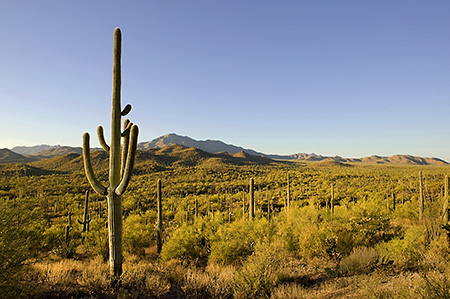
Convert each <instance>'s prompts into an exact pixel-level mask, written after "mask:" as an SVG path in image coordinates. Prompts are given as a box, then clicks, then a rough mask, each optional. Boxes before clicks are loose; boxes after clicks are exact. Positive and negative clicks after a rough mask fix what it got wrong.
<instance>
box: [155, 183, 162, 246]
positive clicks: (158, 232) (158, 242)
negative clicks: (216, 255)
mask: <svg viewBox="0 0 450 299" xmlns="http://www.w3.org/2000/svg"><path fill="white" fill-rule="evenodd" d="M156 190H157V191H156V194H157V195H156V198H157V209H158V219H157V223H156V247H157V250H158V254H160V253H161V249H162V240H161V235H162V202H161V179H158V181H157V183H156Z"/></svg>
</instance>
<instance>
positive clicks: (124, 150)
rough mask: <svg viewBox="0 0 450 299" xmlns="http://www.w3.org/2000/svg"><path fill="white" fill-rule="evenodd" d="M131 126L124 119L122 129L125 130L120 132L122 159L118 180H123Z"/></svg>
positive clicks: (128, 121) (127, 120)
mask: <svg viewBox="0 0 450 299" xmlns="http://www.w3.org/2000/svg"><path fill="white" fill-rule="evenodd" d="M132 125H133V124H132V123H131V122H130V120H129V119H125V121H124V122H123V127H124V128H125V130H124V131H123V132H122V134H121V136H122V138H123V146H122V158H121V165H120V179H122V178H123V174H124V173H125V166H126V165H125V164H126V161H127V156H128V147H129V146H130V130H131V126H132Z"/></svg>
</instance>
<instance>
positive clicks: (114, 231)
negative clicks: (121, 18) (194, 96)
mask: <svg viewBox="0 0 450 299" xmlns="http://www.w3.org/2000/svg"><path fill="white" fill-rule="evenodd" d="M121 54H122V33H121V31H120V29H119V28H116V29H115V30H114V61H113V92H112V100H111V146H108V145H107V143H106V141H105V137H104V135H103V127H102V126H99V127H98V128H97V134H98V138H99V141H100V144H101V146H102V147H103V149H104V150H105V151H107V152H109V182H108V183H109V185H108V186H107V187H105V186H103V185H102V184H101V183H100V182H99V181H98V179H97V177H96V176H95V173H94V171H93V169H92V163H91V158H90V141H89V134H88V133H84V135H83V160H84V168H85V172H86V176H87V178H88V181H89V183H90V184H91V186H92V188H93V189H94V190H95V191H96V192H97V193H99V194H100V195H106V196H107V201H108V234H109V261H110V273H111V277H112V278H113V281H115V280H118V278H119V277H120V275H121V274H122V197H121V196H122V194H123V193H124V192H125V190H126V188H127V186H128V183H129V182H130V179H131V173H132V170H133V166H134V158H135V154H136V145H137V138H138V133H139V129H138V127H137V126H136V125H133V124H132V123H131V122H130V121H129V120H125V121H124V130H123V131H121V117H122V116H125V115H127V114H128V113H129V112H130V110H131V106H130V105H127V106H126V107H125V108H124V109H123V110H121V103H120V101H121V98H120V91H121V83H122V80H121ZM121 138H123V139H124V142H123V145H124V146H123V149H122V153H121ZM121 158H122V163H121Z"/></svg>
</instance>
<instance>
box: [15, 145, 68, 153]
mask: <svg viewBox="0 0 450 299" xmlns="http://www.w3.org/2000/svg"><path fill="white" fill-rule="evenodd" d="M59 147H61V146H60V145H48V144H41V145H35V146H15V147H13V148H12V149H11V151H13V152H15V153H18V154H21V155H24V156H25V155H34V154H37V153H39V152H43V151H46V150H49V149H57V148H59Z"/></svg>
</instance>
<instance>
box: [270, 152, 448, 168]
mask: <svg viewBox="0 0 450 299" xmlns="http://www.w3.org/2000/svg"><path fill="white" fill-rule="evenodd" d="M269 157H273V156H269ZM275 157H277V159H281V160H295V161H334V162H338V163H358V162H361V163H370V164H402V165H441V166H445V165H449V163H448V162H446V161H444V160H442V159H439V158H422V157H415V156H411V155H394V156H391V157H382V156H377V155H373V156H370V157H365V158H342V157H339V156H334V157H327V156H321V155H316V154H295V155H290V156H275Z"/></svg>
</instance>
